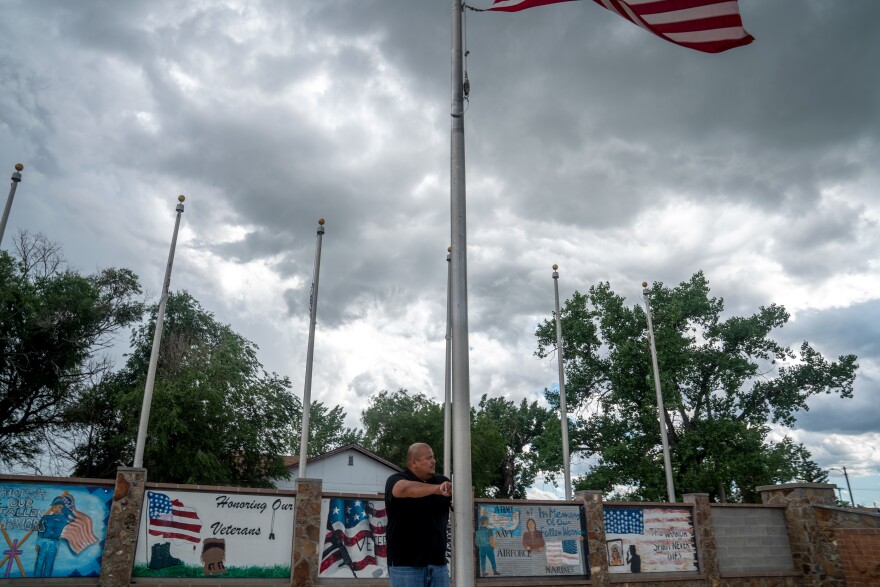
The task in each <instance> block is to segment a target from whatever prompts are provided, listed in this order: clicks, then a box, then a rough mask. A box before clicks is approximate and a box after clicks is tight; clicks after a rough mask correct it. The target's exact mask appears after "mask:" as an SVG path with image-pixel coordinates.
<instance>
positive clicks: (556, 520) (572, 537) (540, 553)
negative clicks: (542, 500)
mask: <svg viewBox="0 0 880 587" xmlns="http://www.w3.org/2000/svg"><path fill="white" fill-rule="evenodd" d="M475 509H476V524H475V527H476V530H475V531H474V546H475V550H476V556H477V560H476V565H475V566H476V572H477V576H479V577H499V578H503V577H526V576H554V575H586V574H588V570H587V566H586V565H585V564H584V557H585V544H586V543H585V541H584V535H585V532H584V527H583V516H582V512H581V508H580V506H570V505H559V506H550V505H526V506H520V505H506V504H505V505H502V504H478V505H477V506H476V508H475Z"/></svg>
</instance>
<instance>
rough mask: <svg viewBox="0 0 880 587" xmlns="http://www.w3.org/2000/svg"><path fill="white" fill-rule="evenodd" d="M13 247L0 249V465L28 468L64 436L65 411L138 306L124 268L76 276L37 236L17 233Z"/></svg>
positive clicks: (98, 373)
mask: <svg viewBox="0 0 880 587" xmlns="http://www.w3.org/2000/svg"><path fill="white" fill-rule="evenodd" d="M13 249H14V251H15V256H10V255H9V254H8V253H7V252H6V251H0V464H12V463H23V464H33V463H32V459H33V458H34V457H35V456H36V455H38V454H40V453H41V452H42V451H43V450H44V449H45V440H46V438H53V437H59V436H64V435H65V434H66V428H67V422H68V416H67V413H68V411H69V410H70V409H71V408H73V407H74V406H77V405H78V403H79V401H80V399H81V397H82V396H83V394H84V393H85V392H86V390H87V389H88V388H89V387H90V385H91V384H92V383H93V382H94V381H95V380H96V379H99V378H101V377H102V376H103V374H104V373H106V372H107V370H108V369H109V367H110V365H109V361H108V360H107V359H106V358H105V357H104V356H103V354H104V352H105V351H106V349H107V347H108V346H109V345H111V344H112V342H113V336H114V334H115V333H116V332H118V331H119V330H120V329H121V328H123V327H125V326H127V325H129V324H131V323H133V322H136V321H137V320H139V319H140V317H141V315H142V314H143V303H142V301H141V300H140V295H141V289H140V285H139V283H138V278H137V276H136V275H135V274H134V273H133V272H131V271H130V270H128V269H104V270H101V271H99V272H98V273H96V274H94V275H81V274H79V273H77V272H76V271H73V270H71V269H68V268H66V267H65V265H64V260H63V258H62V256H61V250H60V247H59V246H58V245H57V244H54V243H51V242H50V241H48V240H47V239H46V237H44V236H42V235H36V236H31V235H28V234H27V233H19V234H18V235H17V237H16V238H15V239H14V246H13Z"/></svg>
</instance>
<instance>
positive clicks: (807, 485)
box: [755, 483, 837, 491]
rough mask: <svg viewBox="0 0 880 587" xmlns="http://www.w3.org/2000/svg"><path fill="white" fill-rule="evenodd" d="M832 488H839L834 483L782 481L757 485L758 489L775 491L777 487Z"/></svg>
mask: <svg viewBox="0 0 880 587" xmlns="http://www.w3.org/2000/svg"><path fill="white" fill-rule="evenodd" d="M798 488H800V489H830V490H832V491H834V490H835V488H837V485H835V484H834V483H780V484H779V485H761V486H759V487H756V488H755V489H756V490H757V491H774V490H777V489H798Z"/></svg>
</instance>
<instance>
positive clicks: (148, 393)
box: [134, 195, 186, 469]
mask: <svg viewBox="0 0 880 587" xmlns="http://www.w3.org/2000/svg"><path fill="white" fill-rule="evenodd" d="M185 199H186V198H185V197H184V196H182V195H180V196H177V202H178V204H177V208H175V210H176V211H177V218H176V219H175V221H174V234H173V235H172V236H171V250H169V251H168V264H167V265H166V266H165V281H163V282H162V297H161V298H160V299H159V309H158V310H157V312H156V330H155V331H154V332H153V349H152V351H150V366H149V368H148V369H147V382H146V384H145V385H144V402H143V405H142V406H141V421H140V424H139V425H138V435H137V444H135V448H134V466H135V468H136V469H139V468H141V467H143V466H144V446H145V445H146V443H147V423H148V422H149V421H150V406H151V405H152V403H153V385H154V384H155V383H156V366H157V365H158V363H159V345H160V344H161V342H162V323H163V322H164V320H165V305H166V304H167V303H168V288H169V287H170V286H171V266H172V265H173V264H174V249H175V248H176V247H177V231H178V230H179V229H180V215H181V214H183V201H184V200H185Z"/></svg>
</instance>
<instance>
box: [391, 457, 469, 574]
mask: <svg viewBox="0 0 880 587" xmlns="http://www.w3.org/2000/svg"><path fill="white" fill-rule="evenodd" d="M436 464H437V462H436V460H435V459H434V451H432V450H431V447H430V446H428V445H427V444H424V443H422V442H417V443H416V444H413V445H412V446H410V447H409V450H408V451H407V453H406V470H404V471H403V472H402V473H395V474H394V475H391V476H390V477H389V478H388V481H386V482H385V509H386V510H387V512H388V528H387V529H386V533H387V534H386V536H387V545H388V575H389V577H390V578H391V587H448V586H449V569H448V568H447V566H446V527H447V524H448V523H449V505H450V503H451V502H452V483H451V482H450V481H449V479H447V478H446V477H444V476H443V475H437V474H436V472H435V467H436Z"/></svg>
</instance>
